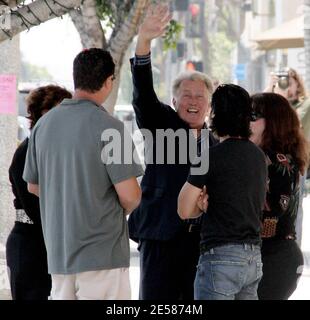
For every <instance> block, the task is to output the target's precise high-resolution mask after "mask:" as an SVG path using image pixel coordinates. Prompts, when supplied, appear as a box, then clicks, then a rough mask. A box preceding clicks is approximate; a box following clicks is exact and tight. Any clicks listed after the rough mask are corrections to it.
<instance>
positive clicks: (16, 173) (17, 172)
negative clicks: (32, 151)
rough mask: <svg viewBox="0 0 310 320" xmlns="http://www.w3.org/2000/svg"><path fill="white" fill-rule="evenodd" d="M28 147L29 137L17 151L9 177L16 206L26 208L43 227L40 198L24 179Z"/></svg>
mask: <svg viewBox="0 0 310 320" xmlns="http://www.w3.org/2000/svg"><path fill="white" fill-rule="evenodd" d="M27 149H28V138H27V139H25V140H24V141H23V142H22V143H21V144H20V146H19V147H18V148H17V150H16V151H15V154H14V156H13V160H12V163H11V166H10V169H9V178H10V182H11V184H12V191H13V194H14V196H15V199H14V207H15V209H24V210H25V212H26V214H27V215H28V217H29V218H30V219H31V220H32V221H33V223H34V224H35V225H38V226H40V227H41V219H40V205H39V198H38V197H37V196H35V195H33V194H31V193H30V192H29V191H28V189H27V183H26V182H25V181H24V180H23V172H24V167H25V159H26V154H27Z"/></svg>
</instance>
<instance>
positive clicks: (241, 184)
mask: <svg viewBox="0 0 310 320" xmlns="http://www.w3.org/2000/svg"><path fill="white" fill-rule="evenodd" d="M206 156H207V155H206ZM209 162H210V164H209V171H208V173H207V174H206V175H201V176H198V175H196V176H189V177H188V182H189V183H190V184H192V185H194V186H196V187H199V188H202V187H203V186H204V185H205V186H206V187H207V192H208V195H209V199H208V202H209V205H208V209H207V212H206V213H204V214H203V222H202V230H201V244H203V246H204V248H205V249H211V248H213V247H216V246H219V245H224V244H227V243H249V244H260V242H261V241H260V227H261V216H262V209H263V205H264V199H265V194H266V182H267V166H266V160H265V156H264V153H263V152H262V151H261V150H260V149H259V148H258V147H256V146H255V145H254V144H253V143H252V142H250V141H249V140H246V139H232V138H231V139H227V140H225V141H224V142H222V143H220V144H218V145H216V146H214V147H212V148H210V150H209Z"/></svg>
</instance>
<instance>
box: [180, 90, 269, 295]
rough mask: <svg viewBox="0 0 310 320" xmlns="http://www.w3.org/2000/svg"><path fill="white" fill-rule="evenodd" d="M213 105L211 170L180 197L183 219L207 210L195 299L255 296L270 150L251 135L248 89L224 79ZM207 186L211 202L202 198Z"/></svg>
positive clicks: (192, 178) (191, 177)
mask: <svg viewBox="0 0 310 320" xmlns="http://www.w3.org/2000/svg"><path fill="white" fill-rule="evenodd" d="M211 107H212V113H211V126H210V128H211V130H212V131H213V132H214V133H215V134H216V135H217V136H218V137H219V138H220V143H219V144H218V145H216V146H214V147H211V148H210V150H209V159H210V161H209V171H208V172H207V173H206V174H205V175H191V174H190V175H189V177H188V180H187V182H186V183H185V185H184V186H183V188H182V190H181V192H180V195H179V201H178V212H179V215H180V217H181V218H182V219H188V218H195V217H197V216H198V215H200V214H201V211H202V209H203V211H204V213H203V215H202V229H201V242H200V258H199V263H198V267H197V273H196V279H195V283H194V288H195V299H198V300H201V299H206V300H256V299H257V286H258V283H259V281H260V279H261V276H262V263H261V252H260V244H261V239H260V226H261V213H262V207H263V204H264V199H265V194H266V179H267V168H266V161H265V156H264V154H263V152H262V151H261V150H260V149H259V148H258V147H257V146H255V144H254V143H252V142H251V141H249V137H250V135H251V131H250V120H251V99H250V96H249V94H248V93H247V91H246V90H244V89H242V88H241V87H239V86H236V85H232V84H229V85H220V86H219V87H218V88H217V90H216V91H215V93H214V94H213V98H212V104H211ZM205 156H206V157H207V156H208V155H207V154H206V155H205ZM205 187H206V188H207V192H208V205H207V206H203V203H201V202H202V200H203V199H205V196H204V193H203V194H201V193H202V190H203V188H205Z"/></svg>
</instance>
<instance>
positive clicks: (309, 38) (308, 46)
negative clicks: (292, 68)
mask: <svg viewBox="0 0 310 320" xmlns="http://www.w3.org/2000/svg"><path fill="white" fill-rule="evenodd" d="M304 1H305V2H304V15H305V18H304V19H305V20H304V26H305V27H304V28H305V30H304V32H305V67H306V87H307V90H310V0H304Z"/></svg>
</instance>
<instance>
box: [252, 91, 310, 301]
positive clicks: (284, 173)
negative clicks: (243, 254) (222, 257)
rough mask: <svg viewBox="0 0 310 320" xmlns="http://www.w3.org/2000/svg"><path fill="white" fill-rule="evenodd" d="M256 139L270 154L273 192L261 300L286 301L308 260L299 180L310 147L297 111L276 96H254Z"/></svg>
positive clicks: (266, 224) (265, 220) (267, 208)
mask: <svg viewBox="0 0 310 320" xmlns="http://www.w3.org/2000/svg"><path fill="white" fill-rule="evenodd" d="M252 101H253V110H254V119H253V121H252V122H251V129H252V132H253V135H252V137H251V140H252V141H253V142H254V143H255V144H256V145H258V146H260V147H261V149H262V150H263V151H264V152H265V154H266V157H267V164H268V178H269V179H268V188H267V194H266V202H265V206H264V211H263V228H262V233H261V236H262V239H263V244H262V259H263V278H262V280H261V282H260V284H259V287H258V297H259V299H261V300H285V299H288V298H289V297H290V295H291V294H292V293H293V292H294V290H295V289H296V287H297V280H298V278H299V276H300V274H301V272H302V266H303V256H302V252H301V250H300V248H299V246H298V244H297V243H296V241H295V240H296V232H295V222H296V217H297V211H298V202H299V192H300V190H299V179H300V175H301V174H304V172H305V170H306V167H307V164H308V154H309V151H308V150H309V149H308V148H309V146H308V144H307V141H306V139H305V137H304V135H303V133H302V131H301V128H300V122H299V120H298V116H297V113H296V111H295V110H294V109H293V108H292V107H291V106H290V104H289V102H288V100H287V99H285V98H284V97H283V96H281V95H278V94H275V93H261V94H256V95H254V96H253V97H252Z"/></svg>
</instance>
